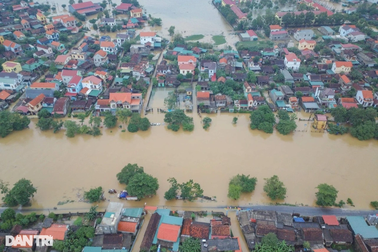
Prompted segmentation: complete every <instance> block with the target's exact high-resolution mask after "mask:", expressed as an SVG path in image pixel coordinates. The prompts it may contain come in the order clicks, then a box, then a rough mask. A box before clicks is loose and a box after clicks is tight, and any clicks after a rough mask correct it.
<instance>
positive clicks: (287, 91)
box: [279, 85, 294, 100]
mask: <svg viewBox="0 0 378 252" xmlns="http://www.w3.org/2000/svg"><path fill="white" fill-rule="evenodd" d="M279 89H280V91H281V92H282V93H283V94H284V96H285V100H289V98H290V97H292V96H294V92H293V90H291V88H290V87H289V86H287V85H282V86H279Z"/></svg>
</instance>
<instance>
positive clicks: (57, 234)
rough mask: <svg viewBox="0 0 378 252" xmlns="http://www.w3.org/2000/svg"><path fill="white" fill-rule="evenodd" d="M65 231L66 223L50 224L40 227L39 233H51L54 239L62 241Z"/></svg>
mask: <svg viewBox="0 0 378 252" xmlns="http://www.w3.org/2000/svg"><path fill="white" fill-rule="evenodd" d="M66 232H67V226H66V225H59V224H52V225H51V227H49V228H42V231H41V233H40V235H51V236H52V237H53V239H54V240H60V241H64V237H65V234H66Z"/></svg>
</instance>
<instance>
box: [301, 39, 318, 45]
mask: <svg viewBox="0 0 378 252" xmlns="http://www.w3.org/2000/svg"><path fill="white" fill-rule="evenodd" d="M299 43H300V44H301V43H307V44H316V41H315V40H305V39H301V40H299Z"/></svg>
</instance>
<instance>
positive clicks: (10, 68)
mask: <svg viewBox="0 0 378 252" xmlns="http://www.w3.org/2000/svg"><path fill="white" fill-rule="evenodd" d="M1 66H2V67H3V71H4V72H7V73H11V72H15V73H19V72H21V71H22V68H21V64H20V63H18V62H15V61H5V62H4V63H3V64H1Z"/></svg>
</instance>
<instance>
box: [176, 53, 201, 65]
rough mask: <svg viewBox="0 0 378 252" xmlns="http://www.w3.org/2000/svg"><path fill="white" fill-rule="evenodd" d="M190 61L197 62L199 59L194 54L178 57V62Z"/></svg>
mask: <svg viewBox="0 0 378 252" xmlns="http://www.w3.org/2000/svg"><path fill="white" fill-rule="evenodd" d="M189 61H193V62H194V63H196V62H197V59H196V57H194V56H186V55H179V56H178V57H177V62H178V63H180V62H189Z"/></svg>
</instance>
